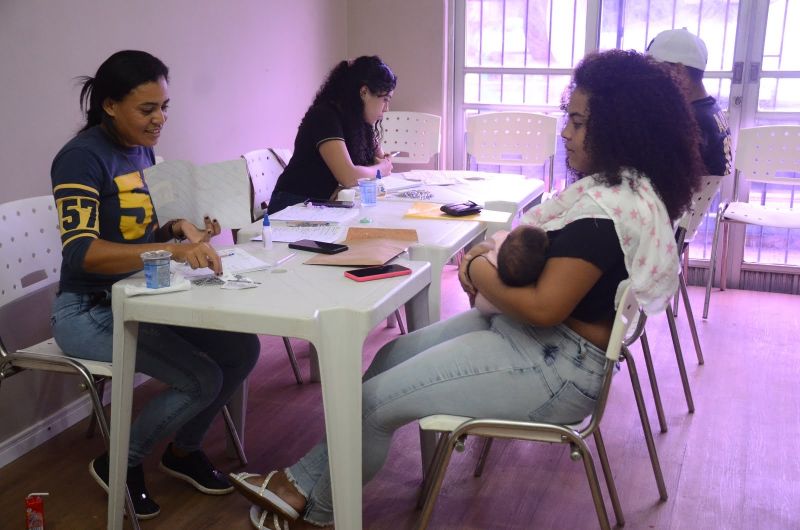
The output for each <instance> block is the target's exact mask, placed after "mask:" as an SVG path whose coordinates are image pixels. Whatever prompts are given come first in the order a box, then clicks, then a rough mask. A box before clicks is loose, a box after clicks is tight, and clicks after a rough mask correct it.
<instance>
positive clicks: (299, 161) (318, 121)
mask: <svg viewBox="0 0 800 530" xmlns="http://www.w3.org/2000/svg"><path fill="white" fill-rule="evenodd" d="M347 136H348V131H347V130H346V125H345V123H344V119H343V117H342V114H341V112H340V111H339V110H338V109H337V108H336V107H335V106H333V105H331V104H320V105H314V106H312V107H311V108H309V109H308V112H306V115H305V116H304V117H303V121H301V122H300V127H299V128H298V129H297V137H296V138H295V142H294V153H293V154H292V158H291V160H290V161H289V164H288V165H287V166H286V169H284V170H283V173H282V174H281V176H280V177H278V182H277V183H276V184H275V190H274V191H273V192H272V193H273V195H275V194H277V193H281V192H285V193H291V194H294V195H300V196H303V197H306V198H310V199H322V200H325V199H329V198H330V197H331V195H333V192H334V191H335V190H336V188H337V186H338V185H339V182H338V181H337V180H336V177H334V175H333V172H331V170H330V168H328V165H327V164H326V163H325V160H323V158H322V155H320V153H319V148H320V146H321V145H322V144H323V143H325V142H327V141H330V140H341V141H345V138H347ZM350 157H351V159H352V160H353V163H354V164H356V165H368V164H370V163H371V160H361V159H360V158H359V156H358V155H356V154H355V153H350Z"/></svg>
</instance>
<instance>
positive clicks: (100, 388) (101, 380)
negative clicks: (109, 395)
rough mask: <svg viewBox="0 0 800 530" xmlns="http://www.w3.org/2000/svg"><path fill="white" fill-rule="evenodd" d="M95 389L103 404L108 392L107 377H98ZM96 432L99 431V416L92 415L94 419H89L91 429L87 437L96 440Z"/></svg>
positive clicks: (87, 432) (88, 428)
mask: <svg viewBox="0 0 800 530" xmlns="http://www.w3.org/2000/svg"><path fill="white" fill-rule="evenodd" d="M95 389H96V390H97V395H98V397H99V398H100V402H101V403H102V401H103V395H105V390H106V378H105V377H98V378H96V379H95ZM95 430H97V415H96V414H92V417H91V418H89V427H87V428H86V437H87V438H94V433H95Z"/></svg>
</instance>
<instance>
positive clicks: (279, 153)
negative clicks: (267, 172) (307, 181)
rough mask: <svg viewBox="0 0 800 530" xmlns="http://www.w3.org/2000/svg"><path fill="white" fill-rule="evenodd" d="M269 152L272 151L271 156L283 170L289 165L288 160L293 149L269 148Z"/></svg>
mask: <svg viewBox="0 0 800 530" xmlns="http://www.w3.org/2000/svg"><path fill="white" fill-rule="evenodd" d="M269 150H270V151H272V154H274V155H275V157H276V158H277V159H278V162H280V164H281V165H282V166H283V167H284V168H285V167H286V166H288V165H289V160H291V159H292V154H293V153H294V149H292V148H291V147H270V148H269Z"/></svg>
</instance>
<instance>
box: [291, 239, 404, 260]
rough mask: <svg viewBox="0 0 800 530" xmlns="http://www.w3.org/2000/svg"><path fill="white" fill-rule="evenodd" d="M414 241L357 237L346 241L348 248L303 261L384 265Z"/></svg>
mask: <svg viewBox="0 0 800 530" xmlns="http://www.w3.org/2000/svg"><path fill="white" fill-rule="evenodd" d="M413 243H414V242H413V241H408V240H405V241H403V240H396V239H356V240H353V241H346V244H347V246H348V249H347V250H345V251H344V252H338V253H336V254H317V255H315V256H312V257H311V258H309V259H307V260H306V261H304V262H303V263H306V264H308V265H344V266H349V267H364V266H368V265H383V264H384V263H386V262H387V261H389V260H390V259H392V258H394V257H395V256H397V255H398V254H400V253H401V252H405V250H406V249H407V248H408V247H409V245H412V244H413Z"/></svg>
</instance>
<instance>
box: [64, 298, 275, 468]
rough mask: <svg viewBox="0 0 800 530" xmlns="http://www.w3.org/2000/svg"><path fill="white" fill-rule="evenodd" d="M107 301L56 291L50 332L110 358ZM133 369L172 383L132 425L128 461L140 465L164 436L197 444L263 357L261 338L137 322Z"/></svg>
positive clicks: (68, 349)
mask: <svg viewBox="0 0 800 530" xmlns="http://www.w3.org/2000/svg"><path fill="white" fill-rule="evenodd" d="M109 302H110V298H108V299H107V300H105V301H100V302H99V303H98V301H97V300H96V299H93V298H92V295H88V294H78V293H67V292H62V293H61V294H59V295H58V296H57V297H56V299H55V302H54V303H53V316H52V319H51V320H52V324H53V337H54V338H55V340H56V342H57V343H58V346H59V347H60V348H61V349H62V350H63V351H64V353H66V354H67V355H70V356H72V357H77V358H81V359H90V360H94V361H105V362H110V361H111V355H112V340H113V330H114V319H113V315H112V313H111V306H110V304H109ZM136 351H137V353H136V371H137V372H141V373H144V374H147V375H149V376H150V377H152V378H154V379H158V380H159V381H162V382H163V383H165V384H166V385H167V386H168V388H167V389H166V390H164V391H163V392H162V393H161V394H159V395H157V396H156V397H154V398H153V399H151V400H150V401H149V402H147V404H146V405H145V406H144V408H143V409H142V410H141V412H140V413H139V415H138V416H137V417H136V419H135V420H134V421H133V423H132V424H131V438H130V452H129V454H128V465H129V466H136V465H138V464H140V463H141V462H142V459H144V457H145V456H146V455H148V454H149V453H150V451H152V449H153V446H154V445H155V444H156V443H157V442H158V441H159V440H161V439H163V438H164V437H166V436H168V435H170V434H172V433H175V441H174V444H175V446H176V447H178V448H179V449H183V450H186V451H194V450H196V449H200V444H201V442H202V440H203V437H204V436H205V434H206V431H208V428H209V426H210V425H211V422H212V420H213V419H214V417H215V416H216V414H217V413H218V412H219V410H220V409H221V408H222V407H223V406H224V405H225V403H227V402H228V400H229V399H230V397H231V394H232V393H233V392H234V391H235V390H236V389H237V388H238V387H239V385H240V384H242V382H243V381H244V380H245V378H246V377H247V375H248V374H249V373H250V371H251V370H252V369H253V367H254V366H255V364H256V361H257V360H258V355H259V352H260V343H259V341H258V337H257V336H255V335H251V334H245V333H232V332H227V331H215V330H207V329H199V328H184V327H178V326H164V325H157V324H145V323H142V324H140V325H139V342H138V348H137V350H136Z"/></svg>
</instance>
